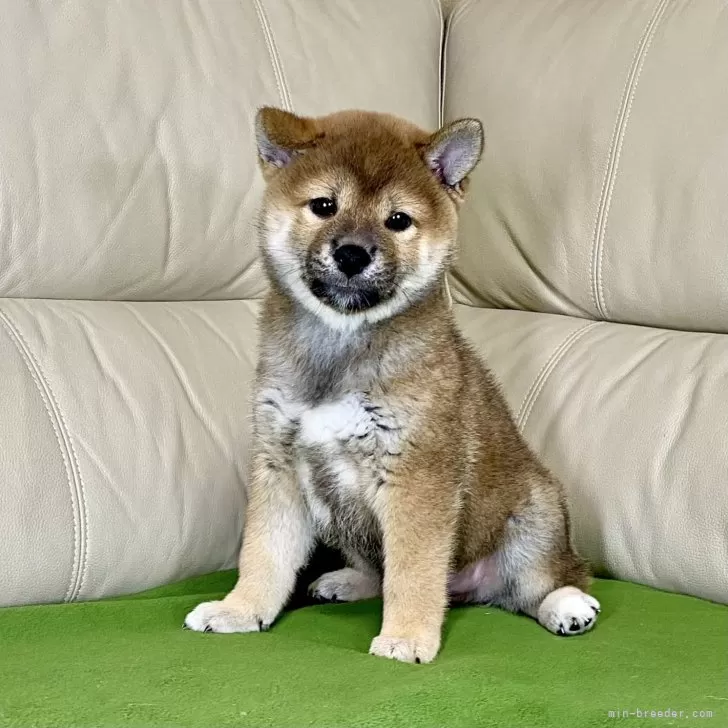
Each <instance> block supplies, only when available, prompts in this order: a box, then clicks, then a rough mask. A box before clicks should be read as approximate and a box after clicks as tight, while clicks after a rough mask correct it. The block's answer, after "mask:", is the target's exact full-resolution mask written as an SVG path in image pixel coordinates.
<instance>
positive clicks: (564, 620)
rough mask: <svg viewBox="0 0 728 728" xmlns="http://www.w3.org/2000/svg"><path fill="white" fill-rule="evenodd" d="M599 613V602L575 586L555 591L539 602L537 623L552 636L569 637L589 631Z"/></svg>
mask: <svg viewBox="0 0 728 728" xmlns="http://www.w3.org/2000/svg"><path fill="white" fill-rule="evenodd" d="M599 612H600V606H599V602H598V601H597V600H596V599H594V597H592V596H589V594H585V593H584V592H583V591H581V589H577V588H576V587H575V586H564V587H561V589H555V590H554V591H552V592H551V593H550V594H548V595H547V596H546V598H545V599H544V600H543V602H541V606H540V607H539V608H538V621H539V623H540V624H541V625H543V626H544V627H546V629H547V630H548V631H549V632H553V633H554V634H558V635H562V636H569V635H574V634H582V633H583V632H586V631H587V630H590V629H591V628H592V627H593V626H594V625H595V624H596V621H597V615H598V614H599Z"/></svg>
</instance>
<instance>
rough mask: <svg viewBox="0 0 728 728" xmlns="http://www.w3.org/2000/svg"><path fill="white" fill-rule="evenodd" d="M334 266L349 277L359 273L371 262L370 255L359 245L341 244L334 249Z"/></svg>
mask: <svg viewBox="0 0 728 728" xmlns="http://www.w3.org/2000/svg"><path fill="white" fill-rule="evenodd" d="M334 261H335V262H336V267H337V268H338V269H339V270H340V271H341V272H342V273H343V274H344V275H345V276H346V277H347V278H351V277H352V276H355V275H356V274H357V273H361V272H362V271H363V270H364V269H365V268H366V267H367V266H368V265H369V263H371V262H372V256H371V255H369V253H368V252H367V251H366V250H365V249H364V248H362V246H361V245H342V246H341V247H340V248H336V250H335V251H334Z"/></svg>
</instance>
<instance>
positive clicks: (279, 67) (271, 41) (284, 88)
mask: <svg viewBox="0 0 728 728" xmlns="http://www.w3.org/2000/svg"><path fill="white" fill-rule="evenodd" d="M253 5H254V6H255V12H256V14H257V15H258V22H259V23H260V27H261V29H262V31H263V38H264V39H265V44H266V46H267V48H268V57H269V58H270V63H271V66H272V67H273V76H274V77H275V81H276V86H277V87H278V96H279V97H280V100H281V106H282V107H283V108H284V109H285V110H286V111H293V104H292V103H291V94H290V93H289V91H288V84H287V83H286V76H285V74H284V72H283V64H282V63H281V57H280V54H279V53H278V48H277V47H276V42H275V38H274V37H273V29H272V28H271V25H270V23H269V22H268V16H267V15H266V14H265V10H264V9H263V6H262V4H261V2H260V0H253Z"/></svg>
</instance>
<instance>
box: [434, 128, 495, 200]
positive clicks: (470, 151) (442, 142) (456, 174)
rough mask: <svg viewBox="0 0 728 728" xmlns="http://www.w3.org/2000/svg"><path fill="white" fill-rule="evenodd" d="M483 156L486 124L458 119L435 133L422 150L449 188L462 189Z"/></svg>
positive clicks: (436, 173)
mask: <svg viewBox="0 0 728 728" xmlns="http://www.w3.org/2000/svg"><path fill="white" fill-rule="evenodd" d="M482 153H483V125H482V124H481V123H480V122H479V121H478V120H477V119H459V120H458V121H453V122H452V123H450V124H447V125H446V126H443V127H442V129H440V131H438V132H435V133H434V134H433V135H432V136H431V137H430V139H429V140H428V141H427V142H426V143H425V145H424V147H423V148H422V157H423V159H424V160H425V163H426V164H427V166H428V167H429V168H430V169H431V170H432V172H433V173H434V175H435V177H437V179H438V180H440V182H441V183H442V184H443V185H445V186H446V187H450V188H456V189H457V188H459V185H460V183H461V182H462V181H463V180H464V179H465V178H466V177H467V176H468V175H469V174H470V172H472V171H473V168H474V167H475V165H476V164H477V163H478V160H479V159H480V155H481V154H482Z"/></svg>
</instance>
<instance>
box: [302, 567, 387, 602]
mask: <svg viewBox="0 0 728 728" xmlns="http://www.w3.org/2000/svg"><path fill="white" fill-rule="evenodd" d="M308 593H309V594H310V595H311V596H313V597H316V598H317V599H326V600H327V601H334V602H356V601H358V600H359V599H373V598H374V597H378V596H379V595H380V594H381V588H380V585H379V579H378V578H377V577H376V576H375V575H374V574H367V573H365V572H363V571H357V570H356V569H348V568H347V569H339V570H338V571H330V572H329V573H328V574H324V575H323V576H321V577H319V578H318V579H316V581H314V582H313V584H311V586H309V587H308Z"/></svg>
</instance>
